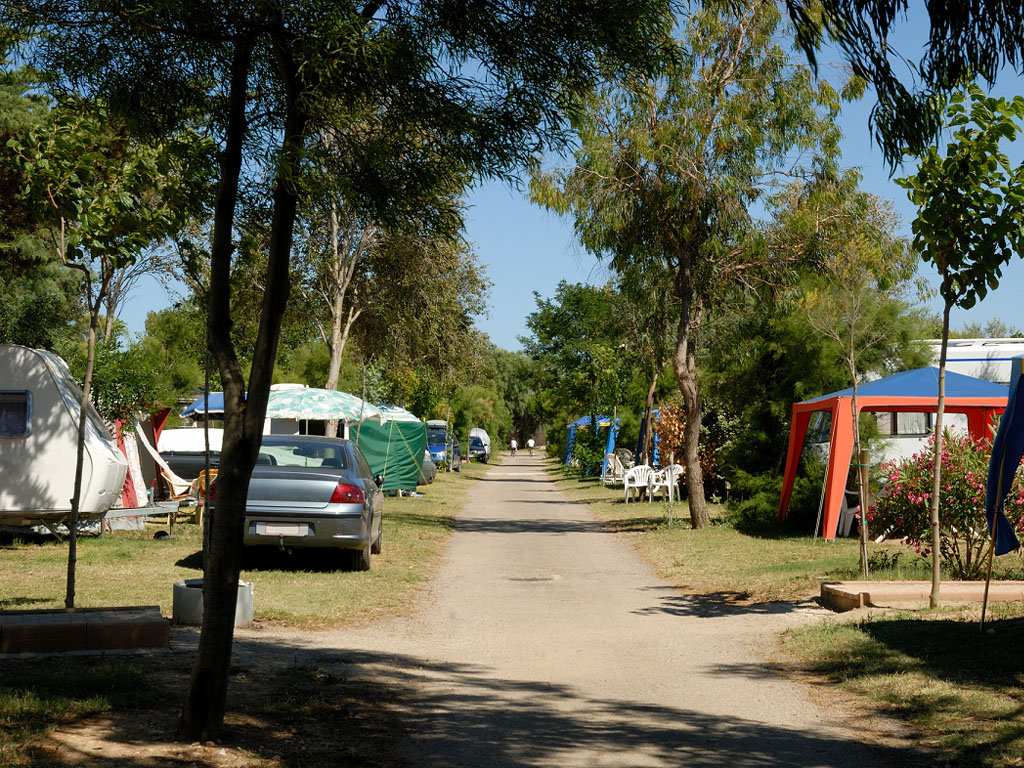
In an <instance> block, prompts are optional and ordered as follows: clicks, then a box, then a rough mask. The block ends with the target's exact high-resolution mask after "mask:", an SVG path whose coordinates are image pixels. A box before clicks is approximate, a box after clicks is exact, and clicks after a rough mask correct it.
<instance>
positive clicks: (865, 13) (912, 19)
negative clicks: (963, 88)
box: [785, 0, 1024, 168]
mask: <svg viewBox="0 0 1024 768" xmlns="http://www.w3.org/2000/svg"><path fill="white" fill-rule="evenodd" d="M785 5H786V8H787V9H788V11H789V15H790V17H791V18H792V20H793V21H794V22H795V24H796V27H797V39H798V40H799V42H800V44H801V47H802V48H803V49H804V51H805V52H806V54H807V55H808V57H809V59H810V61H811V63H812V64H815V63H816V58H817V53H818V51H819V50H820V49H821V48H822V47H823V46H825V45H829V46H830V50H833V49H834V48H836V47H838V49H839V50H840V51H841V52H842V54H843V56H844V58H845V59H846V62H847V64H848V65H849V67H850V69H851V70H852V71H853V72H854V73H855V74H856V75H857V76H858V77H860V78H863V79H864V80H866V81H867V82H869V83H870V84H871V86H872V87H873V90H874V92H875V94H876V97H877V102H876V105H875V107H874V109H873V110H872V113H871V124H872V128H873V133H874V138H875V140H876V142H877V143H878V145H879V146H880V147H881V149H882V152H883V154H884V157H885V159H886V161H887V162H888V163H889V165H890V166H891V167H893V168H895V167H896V165H897V164H898V163H899V162H900V160H901V158H902V156H903V154H904V151H905V150H906V149H908V148H909V149H910V150H911V151H912V152H913V153H914V154H919V153H921V152H924V151H925V150H926V149H927V147H928V145H929V144H931V143H934V142H937V141H939V140H940V136H941V132H942V128H943V125H944V120H943V114H942V112H943V107H942V104H943V101H944V99H942V98H937V97H940V96H942V95H949V94H951V93H954V92H956V91H957V90H959V88H960V84H961V83H962V82H964V81H965V80H975V79H978V80H984V81H985V82H987V83H988V84H990V85H991V84H994V83H995V82H996V80H997V78H998V76H999V75H1000V72H1001V71H1002V70H1003V68H1004V67H1008V68H1011V69H1013V70H1016V72H1017V73H1018V74H1021V73H1024V25H1022V24H1021V18H1020V7H1019V6H1018V5H1013V4H1007V3H1003V2H997V1H996V0H982V2H974V3H959V2H953V3H933V2H929V3H921V4H919V5H917V15H912V14H911V12H912V11H913V10H914V8H915V4H914V3H912V2H910V0H886V1H885V2H877V3H874V2H873V3H866V2H863V1H862V0H785ZM911 24H913V25H915V29H914V30H913V31H914V33H915V34H913V35H908V34H906V32H907V28H908V27H909V26H910V25H911ZM922 29H923V30H925V31H926V32H927V41H926V42H925V44H924V45H923V46H920V48H917V49H915V50H908V49H907V48H908V45H909V41H913V40H916V39H918V34H919V33H920V32H921V30H922ZM903 73H911V77H912V80H911V79H910V78H906V77H905V76H904V75H903Z"/></svg>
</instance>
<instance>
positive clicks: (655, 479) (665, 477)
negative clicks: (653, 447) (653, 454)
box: [647, 464, 683, 501]
mask: <svg viewBox="0 0 1024 768" xmlns="http://www.w3.org/2000/svg"><path fill="white" fill-rule="evenodd" d="M682 476H683V468H682V466H680V465H679V464H670V465H669V466H667V467H665V468H663V469H659V470H657V471H656V472H654V473H653V474H652V475H651V480H650V483H649V485H648V493H647V500H648V501H650V500H651V498H653V496H654V494H655V493H657V492H658V490H659V489H662V488H663V489H664V490H665V492H666V493H667V494H668V500H669V501H672V500H673V498H674V494H675V492H676V489H677V488H678V487H679V478H680V477H682Z"/></svg>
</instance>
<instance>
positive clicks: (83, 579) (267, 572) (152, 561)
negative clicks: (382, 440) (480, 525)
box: [0, 462, 487, 629]
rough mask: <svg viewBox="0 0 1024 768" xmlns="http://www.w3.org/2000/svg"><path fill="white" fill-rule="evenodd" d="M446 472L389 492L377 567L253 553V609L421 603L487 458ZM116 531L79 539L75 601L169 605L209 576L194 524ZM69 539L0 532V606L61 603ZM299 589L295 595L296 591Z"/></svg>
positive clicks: (307, 617)
mask: <svg viewBox="0 0 1024 768" xmlns="http://www.w3.org/2000/svg"><path fill="white" fill-rule="evenodd" d="M462 467H463V469H462V471H461V472H448V473H439V474H438V476H437V479H436V480H435V481H434V483H433V484H431V485H428V486H423V487H421V488H420V493H422V497H421V498H385V500H384V545H383V551H382V553H381V554H380V555H374V557H373V566H372V569H371V570H370V571H369V572H363V573H354V572H345V571H342V570H339V569H338V561H339V558H338V557H337V556H335V555H334V553H328V552H316V551H296V552H295V553H294V554H291V555H286V554H284V553H278V552H273V551H271V552H269V553H264V552H257V553H248V552H247V553H246V557H245V568H244V570H243V572H242V578H243V579H244V580H245V581H251V582H253V583H254V585H255V586H254V589H255V600H254V602H255V609H254V610H255V618H256V619H257V620H258V621H263V622H270V623H279V624H287V625H289V626H294V627H298V628H304V629H314V628H329V627H339V626H342V625H351V624H356V623H361V622H365V621H369V620H372V619H374V618H377V617H380V616H385V615H395V614H397V613H400V612H402V611H404V610H407V609H408V608H409V607H410V606H411V605H412V604H414V603H415V600H416V596H417V595H418V594H419V591H420V589H421V588H422V587H423V585H424V584H425V581H426V579H427V578H428V577H429V575H430V573H431V570H432V569H433V567H434V565H435V564H436V563H437V561H438V558H439V557H440V554H441V552H442V551H443V547H444V544H445V542H446V541H447V539H448V536H449V534H450V532H451V530H452V526H453V523H454V519H455V515H456V514H457V512H458V510H459V508H460V507H461V506H462V504H463V502H464V500H465V497H466V493H467V491H468V490H469V488H470V487H471V486H472V485H473V483H474V482H475V481H476V480H477V479H478V478H479V477H481V476H482V475H483V474H484V472H486V470H487V467H486V466H485V465H481V464H478V463H470V462H466V463H464V464H463V465H462ZM166 530H167V528H166V526H156V525H152V524H151V525H148V526H147V529H146V530H145V531H117V532H115V533H113V534H104V535H102V536H84V537H81V538H79V540H78V563H77V568H76V571H77V573H76V579H75V585H76V587H75V592H76V599H75V605H76V606H78V607H80V608H89V607H99V606H121V605H159V606H160V611H161V613H162V614H163V615H164V616H170V615H171V599H172V594H173V592H172V585H173V583H174V582H175V581H177V580H179V579H184V578H198V577H200V576H202V555H201V551H202V540H201V532H200V530H199V528H198V526H196V525H192V524H188V523H186V524H180V523H179V524H178V525H177V526H176V527H175V535H174V536H173V537H163V538H154V534H155V533H156V532H157V531H166ZM66 574H67V544H66V543H57V542H54V541H53V540H52V539H50V538H46V539H43V540H39V541H32V542H29V541H20V540H17V539H11V538H10V537H8V538H6V539H4V540H3V541H0V609H6V610H11V609H26V608H28V609H31V608H63V607H64V589H65V583H66V579H67V575H66ZM297 595H298V596H301V599H296V596H297Z"/></svg>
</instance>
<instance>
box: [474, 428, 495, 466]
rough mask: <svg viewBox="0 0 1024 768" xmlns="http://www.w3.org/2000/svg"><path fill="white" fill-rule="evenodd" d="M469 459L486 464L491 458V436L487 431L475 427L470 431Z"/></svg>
mask: <svg viewBox="0 0 1024 768" xmlns="http://www.w3.org/2000/svg"><path fill="white" fill-rule="evenodd" d="M469 458H470V460H472V459H476V460H477V461H482V462H483V463H484V464H486V463H487V460H488V459H490V458H491V436H490V435H488V434H487V430H485V429H481V428H480V427H473V428H472V429H471V430H469Z"/></svg>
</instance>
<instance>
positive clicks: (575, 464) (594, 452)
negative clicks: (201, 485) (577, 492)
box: [569, 416, 608, 477]
mask: <svg viewBox="0 0 1024 768" xmlns="http://www.w3.org/2000/svg"><path fill="white" fill-rule="evenodd" d="M596 421H597V420H596V419H595V418H594V417H593V416H592V417H591V422H590V423H591V424H592V425H593V424H595V423H596ZM607 444H608V431H607V429H600V428H598V429H594V428H593V427H592V426H588V427H577V428H576V439H575V440H574V441H573V444H572V456H571V457H570V460H569V468H570V471H571V472H572V474H575V475H577V476H578V477H599V476H600V475H601V465H602V463H603V462H604V453H605V451H604V449H605V446H607Z"/></svg>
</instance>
